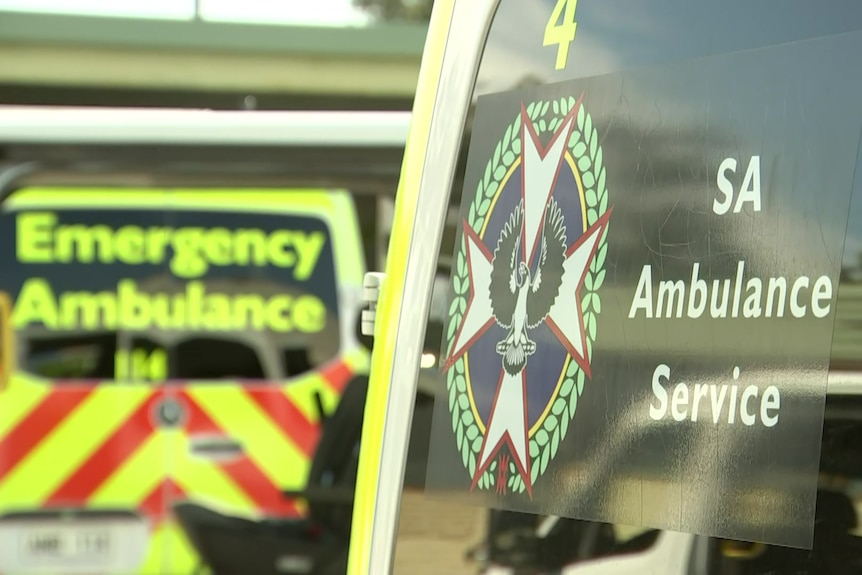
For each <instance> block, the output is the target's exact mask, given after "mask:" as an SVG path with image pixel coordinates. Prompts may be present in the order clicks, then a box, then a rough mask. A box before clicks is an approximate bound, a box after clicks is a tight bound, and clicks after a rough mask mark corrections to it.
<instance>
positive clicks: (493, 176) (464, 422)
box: [446, 97, 608, 493]
mask: <svg viewBox="0 0 862 575" xmlns="http://www.w3.org/2000/svg"><path fill="white" fill-rule="evenodd" d="M575 103H576V101H575V98H573V97H569V98H561V99H559V100H548V101H538V102H533V103H532V104H530V105H529V106H528V107H527V115H528V116H529V118H530V120H531V121H532V123H533V127H534V129H535V130H536V133H537V134H539V135H541V134H543V133H547V132H554V131H555V130H556V129H557V128H558V127H559V126H560V124H561V123H562V122H563V120H564V119H565V117H566V115H567V114H568V113H569V111H571V109H572V108H573V107H574V106H575ZM549 109H552V110H553V117H552V118H550V119H548V118H547V116H548V110H549ZM520 126H521V114H520V113H519V114H518V116H517V117H516V118H515V120H514V121H513V122H512V123H511V124H510V125H509V126H508V127H507V128H506V132H505V134H504V135H503V138H502V139H501V140H500V141H499V142H498V143H497V147H496V149H495V150H494V154H493V156H492V157H491V158H490V159H489V160H488V164H487V166H486V167H485V173H484V177H483V178H482V179H481V180H480V181H479V185H478V186H477V188H476V197H475V199H474V200H473V202H472V203H471V204H470V209H469V212H468V215H467V223H468V224H469V225H470V227H471V228H472V229H473V230H474V231H475V232H476V233H477V234H478V232H479V230H480V229H481V228H482V225H483V224H484V223H485V218H486V216H487V215H488V209H489V208H490V206H491V201H492V199H493V198H494V195H495V194H496V193H497V190H498V189H499V186H500V182H501V181H502V179H503V177H504V176H505V175H506V173H507V172H508V171H509V168H510V167H511V166H512V164H513V163H514V162H515V159H516V158H517V157H519V156H520V154H521V136H520V130H519V128H520ZM568 149H569V151H570V152H571V153H572V156H573V158H574V159H575V161H576V163H577V166H578V171H579V172H580V174H581V181H582V183H583V186H584V190H585V192H584V197H585V199H586V205H587V225H588V226H592V225H593V224H594V223H595V222H596V221H597V220H598V219H599V218H600V217H601V216H602V215H603V214H604V213H605V212H606V211H607V208H608V193H607V192H608V190H607V188H606V187H605V167H604V165H603V164H602V148H601V146H600V145H599V143H598V134H597V132H596V129H595V127H594V126H593V121H592V118H591V116H590V115H589V114H588V113H587V112H585V111H584V107H583V105H581V106H580V108H579V109H578V114H577V127H576V129H574V130H573V131H572V134H571V137H570V138H569V142H568ZM465 249H466V246H465V243H464V237H463V234H462V236H461V239H460V245H459V249H458V255H457V257H456V262H455V265H456V267H455V273H454V274H452V284H453V286H452V287H453V289H454V293H455V297H454V298H453V300H452V303H451V304H450V307H449V324H448V328H447V333H446V342H447V343H446V348H447V350H450V349H451V347H452V343H453V341H454V338H455V332H456V330H457V327H458V325H460V323H461V319H462V318H463V315H464V311H465V310H466V309H467V297H468V295H469V293H470V279H469V277H468V274H467V262H466V259H465ZM606 256H607V228H606V230H605V232H604V233H603V234H602V237H601V239H600V240H599V246H598V249H597V252H596V257H595V258H594V259H593V262H592V265H591V266H590V269H589V271H588V272H587V275H586V278H585V279H584V288H585V289H584V292H585V293H583V296H582V299H581V308H582V309H583V312H584V326H585V327H586V331H587V352H588V357H590V358H592V354H593V342H594V341H595V339H596V315H597V314H599V313H601V310H602V302H601V298H600V297H599V294H598V289H599V288H600V287H601V285H602V283H604V280H605V269H604V263H605V257H606ZM584 380H585V374H584V372H583V370H581V368H580V367H579V366H578V364H577V363H576V362H575V361H571V360H570V361H569V364H568V368H567V369H566V374H565V379H564V381H563V383H562V386H561V387H560V392H559V395H558V397H557V398H556V400H555V401H554V403H553V406H552V407H551V410H550V412H549V413H548V416H547V418H546V419H545V420H544V422H543V423H542V426H541V427H540V428H539V429H538V430H537V431H536V433H535V434H534V435H533V437H532V438H530V442H529V452H530V460H531V463H530V468H531V483H533V484H535V482H536V479H537V478H538V477H539V476H540V475H542V474H543V473H544V472H545V470H546V469H547V467H548V463H549V462H550V461H551V459H553V458H554V456H555V455H556V454H557V449H558V448H559V446H560V443H561V442H562V441H563V439H565V437H566V432H567V431H568V429H569V422H570V421H571V420H572V418H573V417H574V415H575V410H576V409H577V406H578V397H579V396H580V395H581V394H582V393H583V390H584ZM446 387H447V390H448V392H449V411H450V412H451V413H452V430H453V431H454V433H455V438H456V442H457V447H458V450H459V451H460V452H461V459H462V461H463V464H464V467H465V468H466V469H467V470H468V471H469V473H470V476H471V477H472V476H473V475H474V474H475V472H476V464H477V461H476V460H477V458H478V455H479V450H480V449H481V448H482V439H483V435H482V433H481V432H480V431H479V426H478V424H477V423H476V420H475V418H474V416H473V411H472V410H471V409H470V400H469V399H468V397H467V380H466V377H465V374H464V358H463V357H461V358H459V359H458V361H456V362H455V364H454V365H453V366H452V368H451V369H449V371H448V374H447V378H446ZM575 389H577V393H574V390H575ZM506 476H507V485H508V488H509V490H510V491H513V492H516V493H521V492H523V491H524V489H525V488H526V485H525V484H524V481H523V479H522V478H521V476H520V475H519V473H518V471H517V469H516V468H515V464H514V463H509V469H508V471H507V473H506ZM496 481H497V461H496V460H494V461H493V462H492V463H491V465H490V466H489V467H488V469H487V470H486V471H485V473H483V474H482V477H481V478H480V479H479V482H478V484H477V485H478V487H479V488H480V489H488V488H490V487H493V486H494V485H495V484H496Z"/></svg>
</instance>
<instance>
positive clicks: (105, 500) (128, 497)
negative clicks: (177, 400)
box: [89, 432, 170, 508]
mask: <svg viewBox="0 0 862 575" xmlns="http://www.w3.org/2000/svg"><path fill="white" fill-rule="evenodd" d="M169 441H170V439H169V437H168V436H167V434H166V433H164V432H158V433H154V434H153V435H151V436H150V437H149V438H148V439H147V440H146V441H145V442H144V444H143V445H141V446H140V447H139V448H138V450H137V451H136V452H135V453H134V454H133V455H132V456H131V457H129V458H128V459H127V460H126V461H125V462H124V463H123V464H122V466H120V467H119V468H118V469H117V470H116V471H115V472H114V474H113V475H111V477H110V478H108V480H107V481H105V483H103V484H102V486H101V487H100V488H99V489H98V490H97V491H96V492H95V493H94V494H93V496H92V497H91V498H90V501H89V503H90V504H91V505H93V506H99V507H109V506H114V505H117V504H123V505H127V506H129V507H133V508H134V507H137V506H138V504H140V503H141V502H142V501H143V500H144V499H145V498H146V497H148V496H149V495H150V493H152V492H153V491H154V490H155V489H156V488H157V487H158V486H159V485H161V483H162V481H163V480H164V479H165V478H166V477H167V476H168V446H169Z"/></svg>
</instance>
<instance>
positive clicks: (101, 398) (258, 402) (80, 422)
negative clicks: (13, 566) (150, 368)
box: [0, 352, 368, 575]
mask: <svg viewBox="0 0 862 575" xmlns="http://www.w3.org/2000/svg"><path fill="white" fill-rule="evenodd" d="M367 363H368V357H367V352H357V353H353V354H349V355H347V356H344V357H341V358H339V359H337V360H335V361H333V362H332V363H330V364H329V365H327V366H325V367H324V368H323V369H321V370H319V371H318V372H314V373H310V374H308V375H307V376H305V377H303V378H302V379H299V380H296V381H291V382H290V384H288V385H272V384H266V383H265V382H260V381H253V382H251V381H249V382H224V381H219V382H214V383H211V384H210V383H206V382H181V381H171V382H167V383H166V384H165V385H161V386H158V387H155V386H151V385H147V384H141V385H117V384H116V383H114V382H104V384H103V385H99V384H98V383H101V382H97V384H96V385H94V384H93V383H91V382H80V381H78V382H76V381H46V380H39V379H33V378H30V377H29V376H22V375H19V374H16V376H15V378H13V380H12V381H10V384H9V386H8V388H7V389H6V390H5V391H3V393H2V396H0V397H2V401H0V511H2V512H6V511H12V510H27V509H41V508H55V507H74V508H90V509H98V508H107V507H110V508H118V507H119V508H126V509H134V510H137V511H138V512H139V513H141V514H142V515H145V516H146V517H147V518H149V519H150V521H151V523H152V536H151V540H150V545H149V553H148V558H147V561H146V563H145V565H143V566H142V568H141V571H140V573H146V574H148V575H149V574H156V573H168V572H171V573H172V572H184V571H187V570H189V569H190V568H191V567H192V566H193V565H194V562H195V556H194V553H193V552H192V550H191V548H190V547H189V545H188V542H187V541H186V540H185V538H184V537H183V536H182V534H181V533H180V531H179V529H178V528H177V526H176V525H175V523H174V522H173V521H172V519H171V516H170V506H171V504H172V503H173V502H175V501H178V500H181V499H184V498H191V499H194V500H197V501H201V502H203V503H209V504H213V505H215V506H217V507H218V508H220V509H227V510H228V511H229V512H234V513H240V514H255V515H259V514H266V515H279V516H293V515H296V514H297V513H300V512H301V510H300V509H298V508H297V506H296V504H295V503H294V502H292V501H288V500H286V499H285V498H283V497H282V495H281V490H282V489H286V488H296V487H301V486H302V485H303V484H304V483H305V481H306V476H307V473H308V468H309V464H310V460H311V458H312V457H313V454H314V450H315V447H316V445H317V441H318V438H319V433H320V426H319V421H318V414H317V410H316V407H315V406H316V404H315V400H314V395H313V392H315V391H316V392H319V393H320V394H321V395H322V396H323V398H324V403H325V405H326V406H327V408H329V409H332V407H333V406H334V405H335V404H336V403H337V401H338V398H339V397H340V395H341V391H342V390H343V388H344V386H345V385H346V383H347V381H348V380H349V379H350V378H351V377H352V376H353V374H354V373H357V372H360V371H364V370H366V369H367ZM166 398H172V399H173V400H175V401H176V402H177V403H179V405H181V406H182V410H183V413H184V416H183V419H182V420H181V423H180V424H179V425H178V427H177V428H175V429H165V428H162V427H159V425H158V422H157V419H156V415H155V411H156V408H157V407H158V405H159V404H160V402H161V401H163V400H164V399H166ZM198 435H205V436H208V437H212V436H222V437H225V438H230V439H233V440H235V441H237V442H239V443H240V444H241V445H242V448H243V452H242V454H241V456H239V457H237V458H235V459H233V460H227V461H216V460H206V459H199V458H196V457H195V456H194V455H193V454H192V453H191V449H190V443H191V441H192V440H193V439H194V438H195V437H196V436H198Z"/></svg>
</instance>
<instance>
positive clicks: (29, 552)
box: [21, 529, 112, 563]
mask: <svg viewBox="0 0 862 575" xmlns="http://www.w3.org/2000/svg"><path fill="white" fill-rule="evenodd" d="M111 543H112V541H111V534H110V532H109V531H107V530H100V529H95V530H86V529H62V530H61V529H53V530H50V529H49V530H44V531H42V530H39V531H29V532H27V533H25V534H24V536H23V540H22V542H21V553H22V555H23V556H24V557H26V558H27V559H28V560H29V561H32V562H34V563H41V562H43V561H51V560H56V559H62V560H72V561H75V560H80V559H88V560H98V559H100V558H105V557H107V556H108V555H110V553H111Z"/></svg>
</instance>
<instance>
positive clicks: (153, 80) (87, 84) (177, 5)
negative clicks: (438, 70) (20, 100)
mask: <svg viewBox="0 0 862 575" xmlns="http://www.w3.org/2000/svg"><path fill="white" fill-rule="evenodd" d="M73 4H74V8H72V5H73ZM371 4H373V6H372V5H371ZM377 4H381V3H379V2H369V1H368V0H315V1H314V2H309V3H307V7H308V9H307V10H304V11H302V12H296V7H297V6H300V5H301V3H299V2H288V3H276V2H271V1H270V0H243V1H242V2H235V1H233V0H231V1H230V2H227V0H147V1H146V2H144V0H83V1H80V2H74V3H70V2H68V1H67V0H0V85H2V86H10V87H11V86H17V87H18V89H19V90H20V89H21V87H22V86H28V87H31V88H32V87H42V88H45V89H48V88H51V89H57V88H65V89H94V88H95V89H109V90H111V89H112V90H120V91H123V90H126V91H127V90H147V91H163V92H171V91H173V92H184V91H185V92H212V93H247V94H249V95H252V96H254V97H255V98H256V99H257V100H261V99H265V98H266V97H267V96H268V95H271V94H293V95H296V96H299V97H301V96H303V95H305V96H307V97H324V98H326V97H329V98H337V99H340V98H354V97H356V98H378V99H383V100H390V101H391V100H393V99H394V100H405V99H406V100H407V101H408V102H409V101H411V100H412V97H413V92H414V90H415V86H416V80H417V76H418V70H419V63H420V60H421V55H422V49H423V46H424V41H425V33H426V29H427V24H426V22H425V21H424V20H421V19H420V20H413V21H409V20H403V19H402V20H396V21H390V20H385V19H381V17H379V16H375V14H376V12H374V10H378V11H379V9H381V6H382V4H392V2H391V1H389V2H383V3H382V4H381V6H377ZM237 6H241V7H243V11H242V12H239V11H238V10H237V9H236V7H237ZM279 6H281V7H282V9H276V8H277V7H279ZM284 6H291V7H293V8H292V10H293V11H292V12H291V11H290V10H289V9H284V8H283V7H284ZM311 7H314V8H315V10H314V11H311ZM384 8H385V6H384ZM73 9H74V11H75V12H76V13H75V14H71V13H69V12H70V11H72V10H73ZM61 10H64V11H65V13H61V12H60V11H61ZM160 10H161V11H160ZM4 91H5V88H4ZM243 102H247V101H246V100H241V101H239V102H238V103H237V104H238V105H242V104H243ZM330 107H332V106H330ZM381 107H391V106H389V105H385V106H381ZM402 107H403V106H402Z"/></svg>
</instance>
